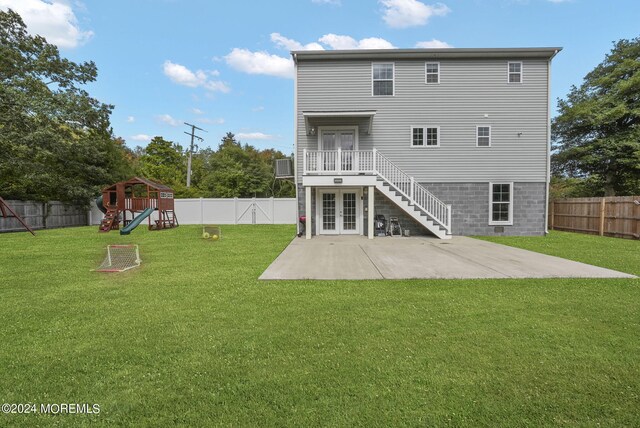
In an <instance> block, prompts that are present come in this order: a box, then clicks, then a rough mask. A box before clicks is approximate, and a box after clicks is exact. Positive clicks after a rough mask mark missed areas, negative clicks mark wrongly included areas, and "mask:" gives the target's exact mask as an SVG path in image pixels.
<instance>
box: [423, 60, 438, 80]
mask: <svg viewBox="0 0 640 428" xmlns="http://www.w3.org/2000/svg"><path fill="white" fill-rule="evenodd" d="M425 75H426V77H425V82H426V83H440V63H439V62H428V63H426V64H425Z"/></svg>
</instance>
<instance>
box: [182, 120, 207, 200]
mask: <svg viewBox="0 0 640 428" xmlns="http://www.w3.org/2000/svg"><path fill="white" fill-rule="evenodd" d="M184 124H185V125H187V126H190V127H191V132H187V131H184V133H185V134H187V135H190V136H191V145H190V146H189V160H188V161H187V188H189V187H191V157H192V156H193V153H195V152H196V151H197V150H198V146H197V145H195V144H194V143H193V140H194V139H195V138H197V139H198V141H200V142H203V141H204V138H202V137H199V136H197V135H196V129H198V130H200V131H202V132H207V131H205V130H204V129H202V128H198V127H197V126H195V125H192V124H191V123H187V122H184Z"/></svg>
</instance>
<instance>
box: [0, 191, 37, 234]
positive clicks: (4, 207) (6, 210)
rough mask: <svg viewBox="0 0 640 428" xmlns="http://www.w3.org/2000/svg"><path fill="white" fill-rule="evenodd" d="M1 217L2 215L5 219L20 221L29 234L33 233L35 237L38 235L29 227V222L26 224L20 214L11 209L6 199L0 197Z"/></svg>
mask: <svg viewBox="0 0 640 428" xmlns="http://www.w3.org/2000/svg"><path fill="white" fill-rule="evenodd" d="M0 215H2V217H4V218H15V219H16V220H18V221H19V222H20V224H21V225H22V226H23V227H24V228H25V229H27V230H28V231H29V232H31V234H32V235H33V236H35V235H36V233H35V232H34V231H33V229H31V228H30V227H29V225H28V224H27V222H25V221H24V219H23V218H22V217H20V216H19V215H18V214H16V212H15V211H14V210H13V209H11V207H10V206H9V204H7V202H6V201H5V200H4V199H2V197H0Z"/></svg>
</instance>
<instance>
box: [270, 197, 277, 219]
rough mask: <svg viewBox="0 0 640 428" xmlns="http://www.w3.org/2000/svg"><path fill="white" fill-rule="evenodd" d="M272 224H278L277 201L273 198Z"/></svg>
mask: <svg viewBox="0 0 640 428" xmlns="http://www.w3.org/2000/svg"><path fill="white" fill-rule="evenodd" d="M271 224H276V201H275V199H273V196H272V197H271Z"/></svg>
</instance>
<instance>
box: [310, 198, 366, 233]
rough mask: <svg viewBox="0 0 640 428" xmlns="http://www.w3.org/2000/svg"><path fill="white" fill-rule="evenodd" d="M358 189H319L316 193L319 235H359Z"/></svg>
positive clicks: (359, 199)
mask: <svg viewBox="0 0 640 428" xmlns="http://www.w3.org/2000/svg"><path fill="white" fill-rule="evenodd" d="M361 199H362V198H361V192H360V190H359V189H320V190H318V193H317V201H316V205H317V225H318V233H319V234H321V235H359V234H360V224H361V223H362V219H361V215H360V213H361Z"/></svg>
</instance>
